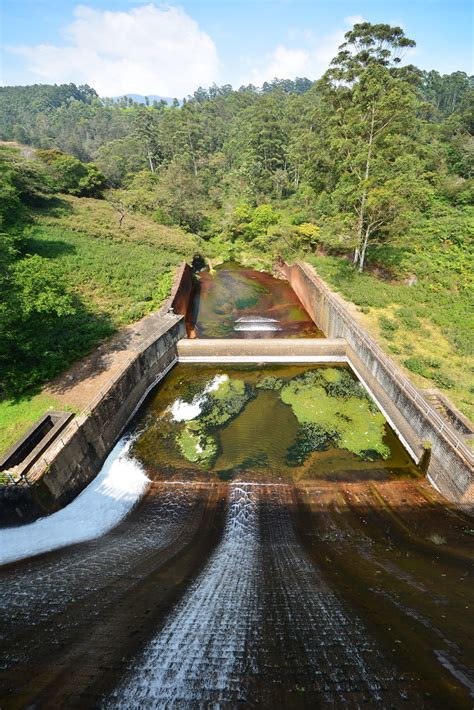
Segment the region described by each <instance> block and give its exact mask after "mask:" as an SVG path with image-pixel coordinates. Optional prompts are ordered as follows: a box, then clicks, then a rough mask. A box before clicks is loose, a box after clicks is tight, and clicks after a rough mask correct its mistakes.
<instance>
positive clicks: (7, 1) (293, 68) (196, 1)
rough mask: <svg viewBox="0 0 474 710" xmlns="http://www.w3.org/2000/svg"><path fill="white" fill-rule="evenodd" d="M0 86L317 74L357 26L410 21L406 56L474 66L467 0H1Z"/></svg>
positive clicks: (127, 84) (169, 89)
mask: <svg viewBox="0 0 474 710" xmlns="http://www.w3.org/2000/svg"><path fill="white" fill-rule="evenodd" d="M1 13H2V18H1V19H2V22H1V27H2V30H1V32H2V34H1V37H0V41H1V44H2V61H1V67H0V69H1V73H0V84H2V85H9V84H28V83H35V82H36V83H38V82H48V83H52V82H55V83H60V82H69V81H73V82H76V83H89V84H91V85H92V86H94V87H95V88H96V89H97V90H98V91H99V93H100V94H101V95H109V96H110V95H120V94H122V93H128V92H130V93H132V92H135V93H142V94H160V95H166V96H182V95H184V94H186V93H189V92H192V91H193V90H194V89H195V88H197V86H198V85H200V84H201V85H203V86H206V85H209V84H210V83H212V82H213V81H215V82H217V83H218V84H223V83H231V84H233V85H234V86H239V85H240V84H242V83H250V82H252V83H255V84H260V83H261V82H263V81H264V80H270V79H272V78H273V77H274V76H278V77H280V78H294V77H295V76H308V77H309V78H311V79H315V78H317V77H318V76H320V75H321V74H322V72H323V71H324V70H325V68H326V67H327V64H328V62H329V60H330V58H331V57H332V56H334V54H335V52H336V49H337V46H338V44H339V43H340V42H341V41H342V38H343V35H344V32H345V31H347V30H348V29H349V28H350V26H351V25H352V24H353V22H354V21H360V19H364V20H368V21H370V22H388V23H391V24H400V25H401V26H402V27H403V28H404V30H405V32H406V34H407V36H409V37H410V38H413V39H415V40H416V42H417V47H416V49H415V50H414V51H413V54H412V55H411V56H409V57H407V59H409V61H411V62H413V63H414V64H417V65H418V66H420V67H421V68H423V69H431V68H433V69H437V70H438V71H440V72H442V73H449V72H452V71H456V70H462V71H466V72H469V73H472V72H473V39H472V37H473V15H472V3H471V2H468V1H467V0H451V1H450V2H448V1H446V0H411V1H407V0H399V1H398V2H392V1H391V0H361V1H351V0H312V1H310V0H238V1H237V0H187V1H186V0H184V1H182V2H180V3H173V2H172V1H171V2H169V3H167V4H161V3H158V2H155V3H151V2H150V3H147V2H143V0H141V1H140V2H135V1H133V0H89V1H88V0H84V2H82V3H77V2H70V1H69V0H2V10H1Z"/></svg>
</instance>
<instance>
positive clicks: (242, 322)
mask: <svg viewBox="0 0 474 710" xmlns="http://www.w3.org/2000/svg"><path fill="white" fill-rule="evenodd" d="M234 330H235V331H237V332H242V331H249V332H251V331H260V330H262V331H276V330H281V328H280V326H279V325H278V321H277V320H276V318H266V317H265V316H242V317H241V318H238V319H237V320H236V321H235V325H234Z"/></svg>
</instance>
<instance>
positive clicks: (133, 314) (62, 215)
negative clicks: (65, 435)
mask: <svg viewBox="0 0 474 710" xmlns="http://www.w3.org/2000/svg"><path fill="white" fill-rule="evenodd" d="M31 216H32V223H31V224H29V225H28V226H27V227H26V228H25V235H26V237H27V242H26V248H27V253H29V254H38V255H40V256H41V257H44V258H46V259H48V260H50V261H51V264H52V265H54V268H55V273H56V274H58V278H59V279H61V280H62V282H63V283H64V284H65V288H66V290H67V291H68V292H69V293H70V294H71V295H72V296H73V299H74V306H75V312H74V313H73V314H70V315H67V316H62V317H56V316H54V315H53V316H51V317H49V318H42V319H41V321H40V322H32V323H29V324H28V326H27V327H22V330H21V333H20V334H19V337H18V338H17V343H18V344H19V346H20V336H21V355H19V357H18V358H11V360H10V363H11V364H10V363H9V368H10V370H9V373H8V377H9V382H10V383H15V382H16V383H17V388H16V391H17V392H18V391H20V392H23V393H24V395H26V396H22V397H21V398H16V399H9V400H4V401H2V402H0V452H2V451H5V449H7V448H8V447H9V446H11V445H12V444H13V443H14V441H15V440H16V439H17V438H18V437H19V436H20V435H21V434H22V433H24V431H25V430H26V429H28V427H29V426H31V424H32V423H33V422H34V421H35V420H36V419H38V418H39V417H40V416H42V414H44V412H45V411H46V410H47V409H48V408H50V407H55V406H57V404H56V402H55V400H54V399H52V398H50V397H47V396H45V395H43V394H38V391H39V388H40V386H41V385H42V384H44V383H46V382H47V381H48V380H50V379H52V378H53V377H55V376H56V375H58V374H59V373H61V372H62V371H64V370H66V369H67V368H68V367H69V366H70V365H71V364H72V363H73V362H74V361H76V360H77V359H78V358H80V357H82V356H84V355H86V354H87V353H89V352H90V351H91V350H92V349H93V348H94V347H95V346H97V345H98V344H99V343H100V342H102V341H103V340H104V339H105V338H107V337H109V336H110V335H111V334H112V333H113V332H114V331H115V330H116V329H117V328H119V327H121V326H123V325H125V324H127V323H131V322H133V321H136V320H138V319H139V318H141V317H142V316H145V315H146V314H148V313H150V312H151V311H154V310H156V309H157V308H158V307H159V306H160V305H161V304H162V302H163V301H164V299H165V298H166V297H167V296H168V294H169V292H170V288H171V284H172V280H173V276H174V273H175V271H176V268H177V267H178V265H179V264H180V263H181V261H183V259H186V260H188V261H189V260H191V259H192V258H193V256H194V254H195V252H196V251H197V250H198V245H199V240H198V239H197V238H196V237H193V236H192V235H189V234H186V233H185V232H183V231H182V230H180V229H170V228H169V227H163V226H161V225H157V224H156V223H154V222H152V221H151V220H150V219H148V218H146V217H144V216H142V215H127V216H126V217H125V220H124V223H123V226H122V228H121V229H120V228H119V224H118V218H117V215H116V213H115V212H114V210H113V209H112V207H111V206H110V205H109V204H108V203H107V202H105V201H104V200H94V199H87V198H75V197H70V196H61V197H60V199H54V200H51V202H50V203H49V204H48V205H47V206H46V207H43V208H42V209H40V210H37V211H35V212H34V213H33V214H32V215H31ZM34 395H36V396H34ZM62 407H64V405H62Z"/></svg>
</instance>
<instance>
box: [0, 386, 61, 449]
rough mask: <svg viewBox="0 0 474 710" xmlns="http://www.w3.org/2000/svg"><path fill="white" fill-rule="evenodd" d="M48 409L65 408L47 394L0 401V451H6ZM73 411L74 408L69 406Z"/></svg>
mask: <svg viewBox="0 0 474 710" xmlns="http://www.w3.org/2000/svg"><path fill="white" fill-rule="evenodd" d="M48 409H61V410H64V404H63V403H60V402H59V401H58V400H57V399H55V398H54V397H52V396H50V395H46V394H43V393H41V394H37V395H34V396H32V397H22V398H21V399H18V400H12V399H4V400H3V401H2V402H0V452H5V451H6V450H7V449H9V448H10V446H13V444H14V443H15V441H16V440H17V439H18V438H19V437H20V436H22V434H23V433H24V431H25V430H27V429H28V428H29V427H30V426H32V425H33V424H34V423H35V421H36V420H37V419H39V418H40V417H42V416H43V414H44V413H45V412H46V411H47V410H48ZM69 409H70V410H71V411H73V408H72V407H70V408H69Z"/></svg>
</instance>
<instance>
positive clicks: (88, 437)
mask: <svg viewBox="0 0 474 710" xmlns="http://www.w3.org/2000/svg"><path fill="white" fill-rule="evenodd" d="M141 330H142V331H143V336H142V337H138V338H137V343H136V345H135V347H134V353H133V355H132V356H131V358H130V359H129V361H128V362H126V363H124V364H123V365H122V366H121V367H120V368H119V370H118V371H116V372H115V373H114V375H113V377H112V378H111V380H110V381H109V383H108V385H107V386H106V387H105V388H103V390H102V391H101V392H100V393H99V394H98V395H97V396H96V398H95V399H94V400H93V401H92V402H91V403H90V404H89V406H88V407H87V408H86V409H85V410H84V411H83V412H81V413H80V414H79V415H78V416H77V417H75V419H74V420H73V421H72V422H71V423H70V424H69V425H68V426H67V427H66V428H65V429H64V431H63V432H62V433H61V435H60V436H59V438H58V439H57V440H56V441H55V442H54V443H53V444H52V445H51V446H50V447H49V448H48V449H47V451H46V452H45V454H44V455H43V456H42V457H41V458H40V460H39V461H38V462H37V463H36V464H35V465H34V466H33V468H32V469H31V470H30V471H29V472H28V478H27V480H28V485H23V486H21V487H19V486H18V487H4V488H3V489H2V493H3V495H2V496H1V497H0V519H1V520H8V521H12V509H13V510H14V511H16V517H17V519H18V520H21V521H25V520H31V519H33V518H36V517H38V515H45V514H47V513H50V512H53V511H54V510H57V509H58V508H61V507H63V506H64V505H66V504H67V503H69V502H70V501H71V500H72V499H73V498H74V497H75V496H76V495H77V494H78V493H80V492H81V490H82V489H83V488H85V486H87V484H88V483H90V481H91V480H92V479H93V478H94V477H95V476H96V475H97V473H98V472H99V471H100V469H101V467H102V465H103V463H104V461H105V459H106V457H107V455H108V454H109V453H110V451H111V449H112V447H113V446H114V444H115V442H116V441H117V440H118V438H119V436H120V434H121V433H122V431H123V429H124V428H125V426H126V425H127V423H128V421H129V420H130V419H131V417H132V416H133V414H134V413H135V411H136V410H137V409H138V407H139V406H140V404H141V402H142V401H143V399H144V397H145V396H146V394H147V393H148V391H149V390H150V389H152V388H153V386H154V385H155V384H156V383H157V382H159V380H160V379H161V378H162V377H164V375H165V374H166V373H167V372H168V370H169V369H170V368H171V367H172V366H173V365H174V364H175V363H176V362H177V351H176V343H177V342H178V340H179V339H180V338H182V337H184V336H185V334H186V330H185V326H184V318H183V317H182V316H174V315H172V316H160V315H158V314H153V315H151V316H149V317H148V318H147V319H145V322H144V323H142V325H141Z"/></svg>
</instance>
